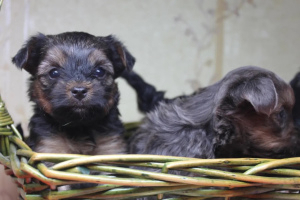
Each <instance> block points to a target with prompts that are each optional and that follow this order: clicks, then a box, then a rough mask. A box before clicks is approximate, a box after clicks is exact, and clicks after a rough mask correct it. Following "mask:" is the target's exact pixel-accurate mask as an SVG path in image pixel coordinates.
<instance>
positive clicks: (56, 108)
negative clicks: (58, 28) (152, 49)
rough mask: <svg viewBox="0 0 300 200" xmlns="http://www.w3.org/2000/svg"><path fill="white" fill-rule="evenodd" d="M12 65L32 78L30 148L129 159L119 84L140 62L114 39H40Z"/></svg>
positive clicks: (70, 36)
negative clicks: (117, 79) (124, 74)
mask: <svg viewBox="0 0 300 200" xmlns="http://www.w3.org/2000/svg"><path fill="white" fill-rule="evenodd" d="M12 62H13V63H14V64H15V65H16V66H17V67H18V68H20V69H25V70H26V71H27V72H29V73H30V74H31V78H30V84H29V90H28V93H29V97H30V100H31V101H32V102H33V103H34V115H33V116H32V118H31V119H30V124H29V127H30V136H29V139H28V141H27V142H28V144H29V146H30V147H31V148H32V149H33V151H36V152H42V153H72V154H86V155H96V154H122V153H126V148H127V147H126V143H125V142H124V140H123V132H124V128H123V125H122V123H121V121H120V119H119V111H118V108H117V105H118V101H119V91H118V87H117V84H116V82H115V79H116V78H117V77H118V76H119V75H120V74H121V73H122V72H123V71H124V70H131V69H132V67H133V65H134V63H135V59H134V57H133V56H132V55H131V54H130V53H129V52H128V51H127V49H126V48H125V47H124V45H123V44H122V43H121V42H120V41H118V40H117V39H116V38H115V37H114V36H107V37H96V36H93V35H90V34H88V33H83V32H66V33H62V34H58V35H43V34H37V35H35V36H33V37H31V38H30V39H29V40H28V41H27V42H26V43H25V44H24V46H23V48H21V49H20V50H19V51H18V53H17V54H16V55H15V56H14V57H13V59H12Z"/></svg>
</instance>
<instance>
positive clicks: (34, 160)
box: [0, 98, 300, 200]
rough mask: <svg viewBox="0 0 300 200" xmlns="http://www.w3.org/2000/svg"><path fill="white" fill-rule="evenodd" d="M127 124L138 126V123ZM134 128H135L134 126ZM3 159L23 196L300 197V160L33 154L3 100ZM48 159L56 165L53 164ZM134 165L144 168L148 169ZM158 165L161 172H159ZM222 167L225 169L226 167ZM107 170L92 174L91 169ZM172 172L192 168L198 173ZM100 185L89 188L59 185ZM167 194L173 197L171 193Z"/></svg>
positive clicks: (0, 159)
mask: <svg viewBox="0 0 300 200" xmlns="http://www.w3.org/2000/svg"><path fill="white" fill-rule="evenodd" d="M127 127H130V128H132V125H128V126H127ZM130 128H129V129H130ZM0 145H1V146H0V163H1V164H2V165H4V166H5V172H6V174H8V175H10V176H11V177H12V178H13V179H14V181H15V182H16V183H17V185H18V188H19V194H20V197H21V198H23V199H28V200H39V199H70V198H71V199H135V198H138V197H143V196H153V195H155V196H157V198H158V199H164V197H166V196H174V198H170V199H189V200H190V199H191V200H193V199H209V198H213V197H224V198H225V199H230V198H231V197H241V198H242V199H246V198H260V199H300V194H299V193H298V190H300V170H298V169H297V165H299V163H300V158H286V159H256V158H239V159H195V158H185V157H174V156H157V155H98V156H87V155H75V154H47V153H36V152H33V151H32V150H31V149H30V148H29V147H28V146H27V145H26V144H25V143H24V142H23V141H22V137H21V135H20V134H19V133H18V131H17V129H16V128H15V126H14V125H13V120H12V119H11V117H10V115H9V114H8V112H7V110H6V108H5V104H4V102H3V101H2V100H1V98H0ZM44 162H51V163H54V165H53V166H52V167H50V168H48V167H46V166H45V165H44ZM130 166H142V167H144V168H143V169H144V170H138V169H132V168H130ZM153 168H156V169H158V170H159V172H153ZM221 169H222V170H221ZM92 170H93V171H99V172H105V173H104V175H103V173H102V175H89V172H90V171H92ZM169 170H179V171H184V172H192V173H193V174H194V175H196V176H193V177H188V176H180V175H173V174H170V173H168V171H169ZM77 183H98V184H99V185H98V186H94V187H89V188H85V189H74V190H68V191H58V190H57V187H59V186H63V185H70V184H77ZM165 194H167V195H165Z"/></svg>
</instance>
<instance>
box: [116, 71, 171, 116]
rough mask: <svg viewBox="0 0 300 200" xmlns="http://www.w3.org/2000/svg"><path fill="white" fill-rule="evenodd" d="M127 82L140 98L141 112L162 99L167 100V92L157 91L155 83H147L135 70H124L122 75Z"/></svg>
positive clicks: (153, 106)
mask: <svg viewBox="0 0 300 200" xmlns="http://www.w3.org/2000/svg"><path fill="white" fill-rule="evenodd" d="M121 77H123V78H124V79H125V80H126V82H127V83H128V84H129V85H130V86H131V87H132V88H133V89H134V90H135V92H136V93H137V99H138V108H139V110H140V111H141V112H143V113H147V112H150V111H152V110H154V108H155V107H156V106H157V105H158V104H159V102H161V101H167V99H165V97H164V95H165V92H163V91H157V90H156V88H155V87H154V86H153V85H150V84H148V83H146V82H145V81H144V80H143V79H142V77H141V76H139V75H138V74H137V73H135V72H134V71H124V72H123V74H122V76H121Z"/></svg>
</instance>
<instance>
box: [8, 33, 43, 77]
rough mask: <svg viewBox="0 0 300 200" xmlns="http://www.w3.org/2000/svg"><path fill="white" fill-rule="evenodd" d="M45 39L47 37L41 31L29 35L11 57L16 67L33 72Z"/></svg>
mask: <svg viewBox="0 0 300 200" xmlns="http://www.w3.org/2000/svg"><path fill="white" fill-rule="evenodd" d="M46 40H47V37H46V36H45V35H43V34H41V33H39V34H37V35H35V36H33V37H31V38H30V39H29V40H28V41H27V42H26V43H25V44H24V45H23V47H22V48H21V49H20V50H19V51H18V53H17V54H16V55H15V56H14V57H13V58H12V62H13V63H14V64H15V65H16V66H17V67H18V68H20V69H25V70H26V71H28V72H29V73H30V74H32V75H33V74H35V73H36V70H37V66H38V65H39V62H40V60H41V56H42V48H43V47H44V46H45V42H46Z"/></svg>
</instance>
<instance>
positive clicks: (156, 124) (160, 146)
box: [124, 67, 299, 158]
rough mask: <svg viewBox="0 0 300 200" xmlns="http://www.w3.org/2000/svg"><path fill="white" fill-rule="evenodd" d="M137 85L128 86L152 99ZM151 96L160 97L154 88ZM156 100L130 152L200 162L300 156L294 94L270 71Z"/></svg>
mask: <svg viewBox="0 0 300 200" xmlns="http://www.w3.org/2000/svg"><path fill="white" fill-rule="evenodd" d="M134 76H135V75H134ZM124 78H126V79H130V78H131V77H130V76H124ZM136 80H137V82H135V83H134V84H135V86H134V85H133V84H132V80H127V81H128V82H129V83H130V84H132V85H133V87H134V88H135V89H136V90H137V94H138V96H139V97H138V98H139V99H140V100H141V99H142V100H143V99H145V100H147V99H149V98H150V99H151V94H148V93H143V91H142V89H141V88H144V89H143V90H147V89H145V87H147V84H145V83H144V81H141V80H139V79H136ZM139 82H141V83H142V84H141V85H143V86H139ZM139 88H140V89H141V90H139ZM150 91H151V92H152V94H153V95H152V97H153V99H155V98H156V97H157V95H158V96H159V94H160V93H159V92H157V91H156V90H155V88H154V89H153V87H150ZM141 95H145V96H149V97H145V96H141ZM158 99H159V100H158V101H154V102H155V103H153V101H152V100H151V101H149V102H150V103H149V105H147V101H144V103H145V104H146V105H144V107H146V108H148V109H144V110H143V111H149V110H150V112H148V114H147V117H146V118H145V119H144V121H143V123H142V125H141V126H140V128H139V129H138V130H137V132H136V134H134V135H133V136H132V138H131V141H130V153H138V154H161V155H174V156H185V157H197V158H216V157H222V158H224V157H271V158H282V157H289V156H295V155H298V154H299V146H298V145H297V143H298V144H299V137H298V135H297V133H296V132H295V130H294V125H293V120H292V107H293V105H294V96H293V92H292V89H291V87H290V86H289V85H288V84H286V83H285V82H284V81H283V80H282V79H280V78H279V77H278V76H276V75H275V74H274V73H272V72H270V71H268V70H265V69H262V68H258V67H242V68H239V69H236V70H233V71H232V72H230V73H228V74H227V75H226V76H225V77H224V78H223V79H222V80H221V81H219V82H217V83H215V84H214V85H211V86H208V87H206V88H202V89H200V90H199V91H197V92H196V93H195V94H192V95H189V96H185V97H184V98H182V97H180V98H175V99H173V100H172V101H171V102H168V101H165V100H164V99H162V98H161V97H159V98H158ZM157 102H158V103H157ZM139 103H140V102H139ZM157 104H158V105H157ZM153 105H154V106H153ZM147 106H148V107H147Z"/></svg>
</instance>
